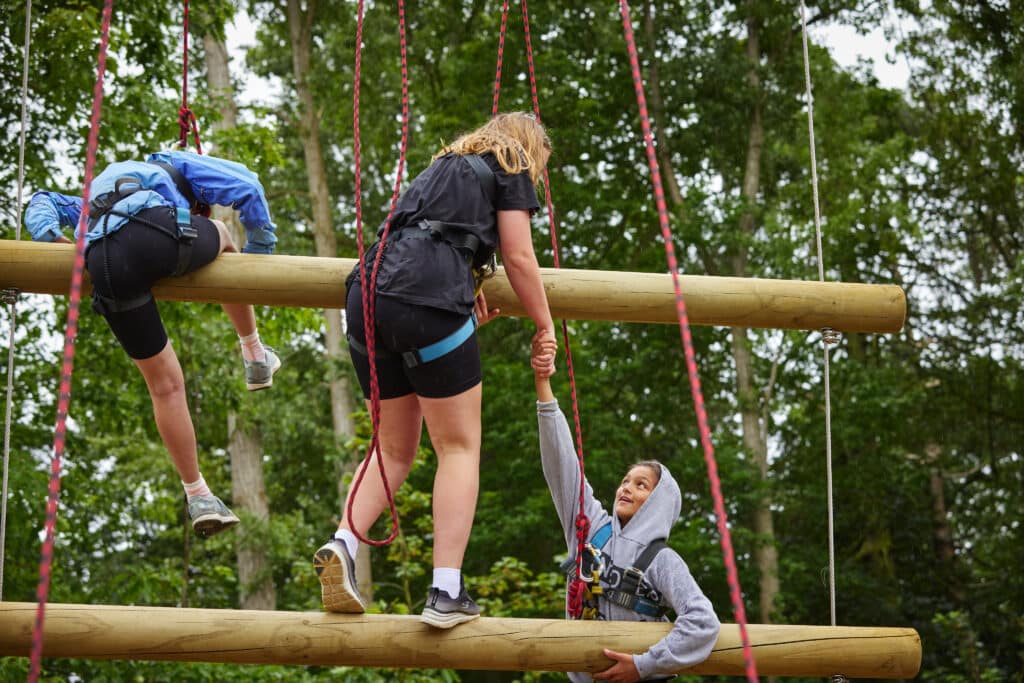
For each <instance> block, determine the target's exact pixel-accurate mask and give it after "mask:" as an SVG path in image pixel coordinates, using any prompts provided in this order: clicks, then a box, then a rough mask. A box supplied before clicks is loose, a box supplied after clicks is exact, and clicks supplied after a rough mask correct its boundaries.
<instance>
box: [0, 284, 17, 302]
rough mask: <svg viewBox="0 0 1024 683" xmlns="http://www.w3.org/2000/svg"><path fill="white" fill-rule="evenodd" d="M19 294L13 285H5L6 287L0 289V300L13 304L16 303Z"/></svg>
mask: <svg viewBox="0 0 1024 683" xmlns="http://www.w3.org/2000/svg"><path fill="white" fill-rule="evenodd" d="M20 294H21V290H20V289H16V288H14V287H7V288H6V289H4V290H2V291H0V301H3V302H4V303H5V304H9V305H11V306H13V305H14V304H16V303H18V296H19V295H20Z"/></svg>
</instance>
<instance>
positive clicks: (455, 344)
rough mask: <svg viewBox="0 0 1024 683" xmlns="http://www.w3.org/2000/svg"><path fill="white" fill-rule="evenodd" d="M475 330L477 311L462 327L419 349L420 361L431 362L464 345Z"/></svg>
mask: <svg viewBox="0 0 1024 683" xmlns="http://www.w3.org/2000/svg"><path fill="white" fill-rule="evenodd" d="M475 330H476V313H473V315H471V316H470V317H469V318H468V319H467V320H466V322H465V323H464V324H463V325H462V327H460V328H459V329H457V330H455V331H454V332H452V333H451V334H450V335H448V336H447V337H445V338H444V339H442V340H441V341H438V342H434V343H433V344H431V345H430V346H424V347H423V348H422V349H419V357H420V362H421V363H429V362H430V361H432V360H437V359H438V358H441V357H442V356H445V355H447V354H449V353H451V352H452V351H454V350H455V349H457V348H459V347H460V346H462V344H463V342H465V341H466V340H467V339H469V338H470V337H472V336H473V332H474V331H475Z"/></svg>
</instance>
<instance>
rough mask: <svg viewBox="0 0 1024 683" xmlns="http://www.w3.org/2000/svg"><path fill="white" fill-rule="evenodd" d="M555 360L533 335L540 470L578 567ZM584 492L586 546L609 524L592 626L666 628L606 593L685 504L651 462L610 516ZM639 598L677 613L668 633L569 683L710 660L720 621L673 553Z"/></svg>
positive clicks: (574, 486)
mask: <svg viewBox="0 0 1024 683" xmlns="http://www.w3.org/2000/svg"><path fill="white" fill-rule="evenodd" d="M549 334H550V333H549ZM554 353H555V340H554V338H553V337H551V336H546V337H545V336H544V335H543V333H538V335H537V337H535V338H534V341H533V348H532V359H531V360H532V361H533V362H532V365H533V368H534V381H535V384H536V387H537V422H538V427H539V430H540V454H541V464H542V465H543V469H544V478H545V479H546V480H547V484H548V488H549V489H550V491H551V498H552V500H553V501H554V503H555V509H556V510H557V511H558V520H559V522H561V524H562V529H563V531H564V532H565V542H566V545H567V546H568V549H569V554H570V557H572V558H574V559H575V555H576V549H577V541H576V527H575V520H576V507H577V505H578V503H579V491H580V469H579V463H578V461H577V457H576V451H575V449H574V446H573V440H572V435H571V433H570V431H569V425H568V423H567V422H566V419H565V415H564V414H563V413H562V411H561V410H560V409H559V407H558V401H557V400H556V399H555V397H554V394H552V392H551V384H550V381H549V376H550V374H551V373H552V372H553V369H552V364H551V363H550V362H548V361H549V360H550V358H551V357H552V356H553V355H554ZM584 484H585V487H584V489H585V490H584V512H585V513H586V515H587V517H589V518H590V536H591V538H590V539H588V540H590V541H591V542H594V541H593V539H594V535H595V533H597V532H598V531H599V530H600V529H602V527H604V526H605V525H606V524H607V523H609V522H610V523H611V535H610V537H608V539H607V541H606V542H604V543H603V545H602V547H601V550H600V552H601V556H602V558H601V559H602V561H603V563H604V570H603V571H602V572H601V578H600V583H601V588H602V590H603V593H602V594H600V595H597V596H595V597H596V607H597V614H596V618H597V619H608V620H617V621H668V617H667V616H661V617H658V616H654V615H650V616H646V615H644V614H641V613H639V612H637V611H634V610H633V609H628V608H626V607H623V606H620V605H619V604H617V603H615V602H612V600H610V599H609V595H610V593H609V591H614V590H615V589H617V588H618V587H619V585H620V581H621V578H622V576H623V572H624V570H626V569H628V568H629V567H631V566H633V565H634V563H635V562H636V560H637V558H638V557H639V556H640V554H641V553H642V552H643V550H644V548H646V547H647V546H648V545H649V544H650V543H651V542H652V541H654V540H656V539H667V538H668V534H669V531H670V530H671V528H672V525H673V524H674V523H675V521H676V520H677V519H678V518H679V510H680V507H681V504H682V496H681V494H680V492H679V486H678V484H676V481H675V479H673V478H672V474H671V473H670V472H669V471H668V468H666V467H665V466H664V465H662V464H660V463H658V462H656V461H644V462H642V463H637V464H635V465H632V466H631V467H630V468H629V469H628V470H627V471H626V474H625V476H624V477H623V479H622V483H621V484H620V485H619V487H618V489H617V490H616V492H615V503H614V505H613V507H612V513H611V514H609V512H608V511H607V510H605V508H604V507H603V506H602V505H601V503H600V502H599V501H597V500H596V499H595V498H594V492H593V490H592V489H591V487H590V484H589V483H587V482H584ZM605 533H606V532H605ZM594 544H595V545H597V543H594ZM573 566H575V565H573ZM570 578H572V577H570ZM637 594H638V595H640V596H642V597H643V598H645V600H644V601H643V602H644V603H645V605H646V606H647V607H652V606H653V605H659V606H661V607H668V608H670V609H671V610H672V611H673V612H675V613H676V615H677V616H676V619H675V625H674V627H673V628H672V630H671V631H669V633H668V635H666V636H665V637H664V638H662V639H661V640H660V641H658V642H657V643H655V644H654V645H653V646H652V647H651V648H650V649H649V650H647V652H641V653H636V654H629V653H622V652H614V651H612V650H608V649H605V651H604V654H605V656H606V657H608V658H609V659H612V660H614V661H615V664H614V665H613V666H611V667H610V668H608V669H607V670H605V671H602V672H600V673H597V674H594V676H593V679H592V678H591V676H590V675H589V674H587V673H570V674H569V678H570V679H571V680H572V681H574V682H575V683H580V682H582V681H590V680H609V681H616V682H619V683H632V682H633V681H646V680H659V679H664V678H670V677H671V676H672V674H673V673H675V672H678V671H679V670H680V669H683V668H685V667H689V666H693V665H695V664H699V663H700V662H703V661H704V660H705V659H707V658H708V655H710V654H711V650H712V648H713V647H714V645H715V642H716V641H717V639H718V629H719V625H720V624H719V621H718V617H717V616H715V611H714V609H713V608H712V606H711V601H709V600H708V599H707V598H706V597H705V596H704V593H703V592H701V589H700V587H699V586H698V585H697V582H696V581H695V580H694V578H693V576H692V575H691V574H690V570H689V569H688V568H687V566H686V563H685V562H684V561H683V558H681V557H680V556H679V554H678V553H676V552H675V551H674V550H672V549H671V548H667V547H666V548H663V549H662V550H661V551H660V552H658V553H657V555H655V556H654V559H653V560H652V561H651V563H650V565H649V566H648V567H647V569H646V570H645V571H644V572H643V579H642V580H641V582H640V587H639V590H638V591H637ZM644 611H647V612H649V611H651V610H650V609H647V610H644ZM566 617H567V618H568V605H567V611H566Z"/></svg>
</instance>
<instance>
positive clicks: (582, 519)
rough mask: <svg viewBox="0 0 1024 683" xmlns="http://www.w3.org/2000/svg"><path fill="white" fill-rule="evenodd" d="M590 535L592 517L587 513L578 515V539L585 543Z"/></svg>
mask: <svg viewBox="0 0 1024 683" xmlns="http://www.w3.org/2000/svg"><path fill="white" fill-rule="evenodd" d="M589 535H590V518H589V517H587V516H586V515H585V514H583V513H580V514H578V515H576V540H578V541H579V542H581V543H583V542H584V541H586V540H587V537H588V536H589Z"/></svg>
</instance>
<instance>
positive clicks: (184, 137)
mask: <svg viewBox="0 0 1024 683" xmlns="http://www.w3.org/2000/svg"><path fill="white" fill-rule="evenodd" d="M188 1H189V0H185V28H184V31H183V32H182V39H181V41H182V49H181V51H182V57H181V63H182V67H181V107H180V108H179V109H178V145H179V146H180V147H181V148H182V149H185V148H186V147H188V134H189V132H191V133H192V135H193V138H194V139H195V143H196V152H198V153H199V154H202V153H203V146H202V143H201V142H200V141H199V124H198V123H196V116H195V114H193V113H192V110H191V109H189V108H188Z"/></svg>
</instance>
